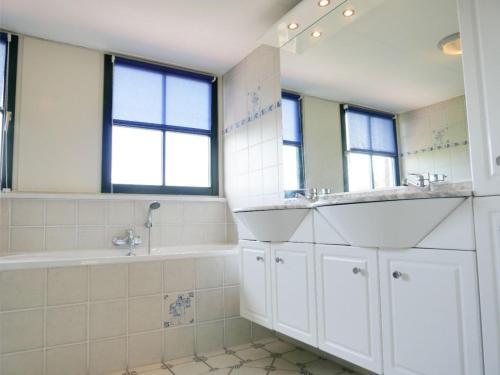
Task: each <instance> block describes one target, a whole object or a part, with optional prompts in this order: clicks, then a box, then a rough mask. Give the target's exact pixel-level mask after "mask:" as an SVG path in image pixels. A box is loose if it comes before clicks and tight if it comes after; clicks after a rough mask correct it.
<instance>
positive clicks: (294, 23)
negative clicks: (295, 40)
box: [288, 22, 299, 30]
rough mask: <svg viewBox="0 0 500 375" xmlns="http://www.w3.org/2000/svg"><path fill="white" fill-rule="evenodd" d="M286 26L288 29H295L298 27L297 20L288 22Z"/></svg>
mask: <svg viewBox="0 0 500 375" xmlns="http://www.w3.org/2000/svg"><path fill="white" fill-rule="evenodd" d="M288 28H289V29H290V30H297V29H298V28H299V24H298V23H297V22H292V23H289V24H288Z"/></svg>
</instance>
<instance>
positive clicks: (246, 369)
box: [231, 367, 267, 375]
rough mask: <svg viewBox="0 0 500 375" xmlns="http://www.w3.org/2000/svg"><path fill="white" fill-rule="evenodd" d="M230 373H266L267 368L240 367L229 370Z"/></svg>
mask: <svg viewBox="0 0 500 375" xmlns="http://www.w3.org/2000/svg"><path fill="white" fill-rule="evenodd" d="M231 375H267V370H264V369H261V368H252V367H241V368H238V369H234V370H233V371H231Z"/></svg>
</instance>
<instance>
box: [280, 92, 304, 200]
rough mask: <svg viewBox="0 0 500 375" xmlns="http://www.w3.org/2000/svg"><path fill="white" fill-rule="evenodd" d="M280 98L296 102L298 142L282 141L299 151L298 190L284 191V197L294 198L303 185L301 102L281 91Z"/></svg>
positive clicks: (296, 97)
mask: <svg viewBox="0 0 500 375" xmlns="http://www.w3.org/2000/svg"><path fill="white" fill-rule="evenodd" d="M281 97H282V98H283V99H289V100H293V101H296V102H297V104H298V106H297V107H298V113H297V123H298V124H299V132H300V141H289V140H285V139H283V145H286V146H295V147H297V148H298V149H299V152H298V158H299V160H298V163H297V165H298V167H299V170H298V171H297V173H298V175H299V190H286V191H285V197H287V198H288V197H294V196H295V194H296V193H298V192H299V191H300V190H302V189H304V185H305V183H304V182H305V171H304V132H303V129H302V100H301V99H300V95H298V94H294V93H291V92H287V91H282V93H281Z"/></svg>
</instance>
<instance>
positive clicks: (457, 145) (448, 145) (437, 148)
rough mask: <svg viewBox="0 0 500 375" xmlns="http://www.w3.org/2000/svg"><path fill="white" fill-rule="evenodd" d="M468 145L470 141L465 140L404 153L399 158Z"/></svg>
mask: <svg viewBox="0 0 500 375" xmlns="http://www.w3.org/2000/svg"><path fill="white" fill-rule="evenodd" d="M468 144H469V141H468V140H465V141H462V142H449V143H445V144H443V145H434V146H430V147H425V148H421V149H420V150H414V151H406V152H402V153H401V154H400V155H399V156H401V157H404V156H409V155H416V154H424V153H426V152H432V151H437V150H443V149H446V148H453V147H459V146H466V145H468Z"/></svg>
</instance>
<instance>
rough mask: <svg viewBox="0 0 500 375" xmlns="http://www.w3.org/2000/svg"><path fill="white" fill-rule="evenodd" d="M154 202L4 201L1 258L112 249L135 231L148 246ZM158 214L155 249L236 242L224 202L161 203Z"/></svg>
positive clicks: (153, 238)
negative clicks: (114, 242) (117, 239)
mask: <svg viewBox="0 0 500 375" xmlns="http://www.w3.org/2000/svg"><path fill="white" fill-rule="evenodd" d="M149 203H150V200H123V199H119V200H117V199H109V200H108V199H30V198H0V210H1V216H0V254H6V253H23V252H39V251H51V250H72V249H101V248H111V247H113V246H112V243H111V239H112V238H113V237H114V236H122V235H123V234H124V232H125V230H126V229H129V228H133V229H134V230H135V231H136V233H137V234H139V235H140V236H141V238H142V240H143V243H142V245H141V246H143V247H146V246H147V244H148V233H147V229H146V228H145V226H144V223H145V221H146V217H147V213H148V205H149ZM160 203H161V207H160V209H159V210H156V211H154V212H153V228H152V232H151V243H152V245H153V246H160V245H162V246H168V245H197V244H215V243H226V242H236V229H235V226H234V224H233V222H232V218H231V215H229V214H228V209H227V204H226V202H225V201H223V200H214V201H208V202H197V201H185V200H179V201H175V200H168V201H161V202H160Z"/></svg>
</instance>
